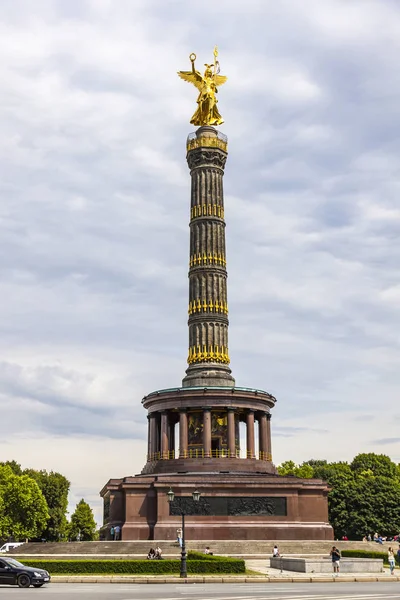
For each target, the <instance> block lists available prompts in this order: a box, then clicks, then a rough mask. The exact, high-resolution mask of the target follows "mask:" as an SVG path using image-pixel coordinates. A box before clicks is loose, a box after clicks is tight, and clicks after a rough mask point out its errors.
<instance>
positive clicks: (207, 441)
mask: <svg viewBox="0 0 400 600" xmlns="http://www.w3.org/2000/svg"><path fill="white" fill-rule="evenodd" d="M203 449H204V456H205V457H210V456H211V410H210V409H209V408H205V409H204V410H203Z"/></svg>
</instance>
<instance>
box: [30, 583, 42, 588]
mask: <svg viewBox="0 0 400 600" xmlns="http://www.w3.org/2000/svg"><path fill="white" fill-rule="evenodd" d="M32 585H33V587H42V585H43V583H33V584H32Z"/></svg>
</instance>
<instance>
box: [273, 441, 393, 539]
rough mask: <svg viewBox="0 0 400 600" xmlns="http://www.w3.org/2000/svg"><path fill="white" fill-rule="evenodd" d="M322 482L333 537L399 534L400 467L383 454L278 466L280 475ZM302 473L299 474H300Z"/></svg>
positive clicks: (285, 463) (355, 537) (357, 537)
mask: <svg viewBox="0 0 400 600" xmlns="http://www.w3.org/2000/svg"><path fill="white" fill-rule="evenodd" d="M306 466H307V467H308V468H309V469H311V470H312V475H311V477H315V478H317V479H322V480H323V481H326V482H327V483H328V485H329V486H330V488H331V489H330V492H329V495H328V513H329V522H330V524H331V525H332V527H333V529H334V533H335V537H337V538H341V537H342V536H343V535H345V534H346V535H347V536H348V537H350V538H351V539H361V538H362V537H363V536H364V535H366V534H368V533H371V534H373V533H374V532H378V533H380V534H382V535H394V534H397V533H399V531H400V503H399V498H400V466H399V465H396V464H395V463H394V462H392V461H391V460H390V458H389V457H388V456H386V455H384V454H374V453H372V452H371V453H368V454H358V455H357V456H355V457H354V459H353V461H352V462H351V463H350V464H348V463H347V462H336V463H328V462H327V461H326V460H315V459H313V460H309V461H306V462H304V463H302V464H301V465H299V466H297V465H296V464H295V463H294V462H293V461H286V462H284V463H282V465H280V466H279V467H278V472H279V474H280V475H295V476H297V477H299V476H300V477H307V472H306V471H305V470H304V469H305V467H306ZM300 473H301V475H300Z"/></svg>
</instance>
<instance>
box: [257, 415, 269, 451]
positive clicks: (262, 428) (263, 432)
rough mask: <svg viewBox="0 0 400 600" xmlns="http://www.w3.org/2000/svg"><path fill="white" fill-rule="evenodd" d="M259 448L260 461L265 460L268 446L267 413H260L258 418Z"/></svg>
mask: <svg viewBox="0 0 400 600" xmlns="http://www.w3.org/2000/svg"><path fill="white" fill-rule="evenodd" d="M259 436H260V441H259V447H260V459H261V460H267V453H268V445H267V413H265V412H263V413H261V415H260V417H259Z"/></svg>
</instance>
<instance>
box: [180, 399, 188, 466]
mask: <svg viewBox="0 0 400 600" xmlns="http://www.w3.org/2000/svg"><path fill="white" fill-rule="evenodd" d="M187 455H188V417H187V412H186V410H181V411H180V413H179V458H186V457H187Z"/></svg>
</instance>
